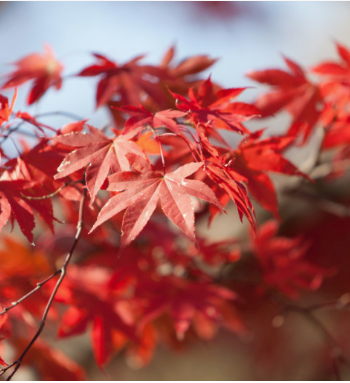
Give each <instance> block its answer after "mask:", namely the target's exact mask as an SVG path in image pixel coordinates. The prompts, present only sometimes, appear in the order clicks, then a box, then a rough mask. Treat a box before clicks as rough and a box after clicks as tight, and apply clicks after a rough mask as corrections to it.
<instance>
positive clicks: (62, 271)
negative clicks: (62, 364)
mask: <svg viewBox="0 0 350 383" xmlns="http://www.w3.org/2000/svg"><path fill="white" fill-rule="evenodd" d="M86 193H87V189H84V191H83V194H82V197H81V200H80V206H79V219H78V224H77V231H76V234H75V239H74V242H73V244H72V247H71V249H70V251H69V252H68V254H67V257H66V259H65V261H64V263H63V266H62V267H61V269H60V270H59V271H58V272H57V274H59V273H60V274H61V275H60V277H59V279H58V280H57V282H56V285H55V288H54V289H53V291H52V293H51V296H50V299H49V300H48V302H47V305H46V308H45V311H44V313H43V316H42V319H41V323H40V326H39V329H38V330H37V332H36V333H35V335H34V337H33V338H32V340H31V341H30V342H29V344H28V346H27V347H26V348H25V350H24V351H23V352H22V354H21V355H20V357H19V358H18V359H17V360H16V361H14V362H13V363H12V364H10V365H9V366H7V367H5V368H3V369H1V370H0V376H1V375H2V374H4V373H5V372H6V371H7V370H8V369H9V368H11V367H13V366H15V368H14V370H13V371H12V373H11V374H10V375H9V377H8V378H7V379H6V380H7V381H10V380H11V379H12V378H13V376H14V375H15V373H16V372H17V370H18V369H19V368H20V366H21V364H22V361H23V358H24V357H25V356H26V354H27V353H28V351H29V350H30V349H31V347H32V346H33V344H34V343H35V341H36V340H37V339H38V337H39V336H40V334H41V332H42V331H43V329H44V327H45V324H46V318H47V315H48V313H49V311H50V308H51V306H52V303H53V301H54V299H55V296H56V293H57V291H58V289H59V287H60V286H61V283H62V281H63V279H64V277H65V276H66V273H67V267H68V265H69V262H70V260H71V258H72V256H73V253H74V250H75V248H76V246H77V244H78V242H79V239H80V236H81V233H82V231H83V227H84V205H85V200H86Z"/></svg>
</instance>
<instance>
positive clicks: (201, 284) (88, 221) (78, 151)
mask: <svg viewBox="0 0 350 383" xmlns="http://www.w3.org/2000/svg"><path fill="white" fill-rule="evenodd" d="M337 49H338V53H339V56H340V62H339V63H334V62H326V63H323V64H320V65H318V66H315V67H314V68H312V70H311V72H312V73H314V74H317V75H319V76H320V80H319V81H318V82H315V83H314V82H312V81H311V80H309V79H308V77H307V73H306V71H305V70H304V69H303V68H301V67H300V66H299V65H298V64H296V63H295V62H293V61H292V60H290V59H287V58H285V62H286V64H287V66H288V71H283V70H279V69H268V70H263V71H256V72H251V73H249V75H248V76H249V77H250V78H251V79H254V80H256V81H258V82H260V83H265V84H268V85H270V86H271V87H272V90H271V91H269V92H267V93H266V94H264V95H263V96H261V97H260V98H259V99H258V100H257V101H256V102H254V103H245V102H241V101H237V97H238V96H239V95H240V94H241V93H242V92H243V91H245V90H246V88H223V87H221V86H220V85H218V84H216V83H214V82H212V80H211V77H205V76H204V75H203V73H202V72H203V71H205V70H206V69H208V68H210V67H211V66H212V65H213V64H214V63H215V61H216V60H215V59H211V58H209V57H208V56H205V55H201V56H194V57H190V58H187V59H186V60H184V61H182V62H181V63H180V64H176V63H175V60H174V56H175V48H174V47H172V48H170V49H169V51H168V52H166V54H165V56H164V58H163V60H162V62H161V63H160V64H159V65H145V64H142V63H141V62H142V60H143V59H144V56H139V57H136V58H135V59H133V60H131V61H129V62H127V63H125V64H119V63H116V62H114V61H112V60H111V59H109V58H107V57H106V56H104V55H101V54H97V53H93V55H92V56H93V58H94V60H95V62H93V63H92V64H91V65H89V66H87V67H86V68H84V69H82V70H80V71H79V72H78V73H77V74H76V75H75V76H71V77H70V78H69V79H67V80H65V81H72V78H74V77H79V78H83V77H96V78H97V89H96V108H100V107H106V108H108V110H109V111H110V113H111V114H110V116H111V121H110V123H109V124H108V126H106V127H105V128H103V129H102V128H100V127H95V126H92V125H91V124H89V122H88V119H84V120H76V121H73V122H69V123H68V124H66V125H64V126H62V127H52V126H49V125H47V124H44V123H43V122H41V118H40V116H32V115H30V114H29V113H28V112H21V111H17V110H16V109H15V106H16V104H15V101H16V95H17V87H18V86H20V85H21V84H23V83H26V82H28V81H31V82H32V88H31V90H30V93H29V95H28V98H27V103H28V105H30V104H33V103H35V102H39V101H40V99H41V98H42V97H43V96H44V95H45V93H46V92H47V91H49V90H50V88H51V87H55V88H56V89H57V90H59V89H60V87H61V84H62V81H63V78H62V72H63V70H64V66H63V64H62V63H60V62H59V61H58V60H56V59H55V57H54V54H53V52H52V50H51V49H50V48H49V47H45V53H44V54H43V55H41V54H31V55H29V56H26V57H24V58H22V59H21V60H19V61H18V62H16V63H15V65H16V70H14V71H13V72H12V73H9V74H8V75H7V76H5V81H4V83H3V84H2V85H1V89H2V90H4V91H5V90H8V89H10V90H11V89H13V90H14V95H13V97H12V101H9V99H8V97H5V96H4V95H0V142H1V144H3V143H4V142H5V141H6V140H8V139H11V140H14V137H17V135H18V134H19V133H20V130H19V128H20V127H27V128H28V129H32V130H33V131H34V134H35V137H36V140H37V142H36V144H35V145H34V146H29V145H28V144H27V142H26V141H25V140H22V141H21V145H22V148H21V149H20V150H19V149H18V150H19V153H18V155H17V156H15V157H11V156H10V155H9V154H7V153H6V151H5V150H3V149H1V151H0V155H1V163H0V166H1V167H0V230H5V227H6V228H7V227H8V226H12V227H14V226H16V223H17V224H18V226H19V229H20V230H21V232H22V233H23V235H24V236H25V237H26V238H27V239H28V241H29V243H35V244H36V248H35V250H34V249H33V248H30V246H27V245H25V244H22V243H20V242H18V241H16V240H14V239H13V238H12V237H10V236H7V234H2V235H3V238H4V243H5V245H6V246H5V248H4V249H3V250H0V259H1V264H2V266H1V270H0V280H1V288H0V301H1V304H2V307H3V308H4V309H3V312H2V313H1V317H0V334H1V340H2V339H6V340H7V341H8V342H9V343H10V344H11V345H12V346H13V347H14V348H15V350H16V352H17V353H18V355H19V357H18V359H17V361H15V362H14V363H13V364H12V365H11V364H10V363H9V364H7V362H8V361H7V356H6V353H5V351H4V349H3V342H2V343H1V344H0V345H1V348H0V354H1V358H0V364H2V365H3V366H4V368H3V370H2V371H3V372H7V371H8V370H9V369H10V368H13V367H14V368H15V369H16V368H18V366H19V365H21V364H30V365H32V366H34V367H35V368H36V369H37V371H38V372H39V373H40V374H41V375H40V376H41V378H43V379H45V380H49V379H57V377H58V376H59V377H60V379H61V380H62V377H64V378H65V379H67V380H68V379H69V380H74V379H84V377H85V375H84V371H83V370H82V369H81V368H80V367H79V366H78V365H77V364H76V363H75V362H73V361H71V360H69V359H68V358H67V357H66V356H65V355H63V354H62V353H61V352H60V351H58V350H56V349H53V348H52V347H51V346H49V345H48V344H46V343H45V342H44V341H42V340H40V339H39V340H37V337H38V336H37V335H40V332H41V327H43V326H44V325H45V323H46V321H50V322H53V323H56V324H57V325H58V330H57V331H58V337H59V338H64V337H69V336H74V335H78V334H82V333H85V332H86V331H90V329H89V328H90V327H91V331H90V333H91V343H92V349H93V352H94V356H95V359H96V362H97V364H98V365H99V366H100V367H104V366H105V365H106V364H107V363H108V362H109V361H110V360H111V359H112V356H113V355H115V354H116V353H118V352H119V351H121V350H124V353H125V355H126V357H127V358H128V360H129V361H130V362H131V363H132V364H133V365H137V366H143V365H146V364H147V363H149V362H150V361H151V359H152V356H153V353H154V350H155V348H156V346H157V344H158V343H161V342H163V343H166V344H168V345H170V346H172V347H175V348H176V347H180V345H181V344H186V342H189V341H191V340H192V339H196V338H201V339H205V340H207V339H211V338H213V337H214V336H215V334H216V333H217V331H218V329H219V328H220V327H223V328H226V329H228V330H229V331H232V332H233V333H235V334H237V335H239V336H241V337H243V336H245V334H247V333H249V331H250V329H249V326H248V325H247V324H246V323H245V320H244V318H243V314H242V313H243V311H242V312H241V311H240V310H239V307H240V304H241V301H242V298H243V300H244V294H245V292H242V291H238V290H239V289H237V290H236V287H237V286H236V285H235V282H234V281H235V278H236V277H237V275H238V274H239V273H240V272H242V275H246V274H247V273H248V274H249V272H250V270H252V273H251V274H252V276H253V277H254V278H253V279H254V281H253V285H254V289H253V290H254V294H255V295H256V296H261V295H265V296H267V297H271V296H275V295H276V294H278V295H279V296H282V297H284V298H286V299H290V300H293V299H297V298H298V297H299V296H300V294H302V292H303V291H315V290H317V289H319V288H320V286H321V284H322V282H323V280H324V279H325V278H330V277H332V276H333V275H335V274H336V270H335V269H331V270H330V269H329V268H326V267H323V266H321V265H318V264H317V260H316V261H315V260H310V259H309V255H310V254H309V250H310V246H311V244H310V243H308V241H307V240H306V239H304V238H302V237H300V236H297V237H293V238H288V237H285V236H281V235H279V234H278V233H279V225H280V223H279V221H281V216H282V214H281V212H280V209H279V203H278V195H277V192H276V188H275V184H274V182H273V180H272V179H271V175H270V172H273V173H280V174H283V175H284V176H286V177H292V176H293V177H294V178H293V179H294V181H295V182H297V184H298V185H305V184H307V185H312V184H313V182H314V180H313V178H312V174H311V172H310V174H306V173H304V172H302V171H301V170H299V169H298V168H297V167H296V166H295V165H294V164H293V163H292V162H291V161H290V160H288V158H287V157H286V153H285V152H286V150H287V149H290V148H291V147H293V146H294V147H297V146H298V145H299V146H300V145H304V144H305V143H307V141H308V140H309V139H311V137H312V136H313V135H314V133H315V130H316V127H317V126H320V128H321V129H323V131H324V139H323V142H322V144H321V150H322V151H326V150H329V149H332V150H335V155H334V158H333V159H332V164H333V165H332V166H334V168H332V171H331V172H330V174H327V176H328V177H332V176H333V177H339V176H341V175H342V174H343V173H344V172H345V170H346V168H345V167H346V164H348V162H346V161H347V160H348V157H349V155H350V151H349V150H348V148H347V141H348V140H349V138H350V133H349V132H350V130H349V128H350V115H349V105H348V104H349V102H350V93H349V92H350V91H349V89H350V87H349V85H350V82H349V81H350V80H349V79H350V77H349V73H350V72H349V70H350V69H349V68H350V53H349V51H348V50H347V49H346V48H345V47H343V46H341V45H340V44H337ZM282 111H287V112H288V113H289V115H290V116H291V120H290V125H289V127H288V128H287V129H286V131H285V132H283V133H282V134H281V135H279V136H276V135H275V136H271V135H270V136H269V135H268V134H267V133H268V130H266V129H259V130H256V131H252V130H251V129H249V127H248V124H247V122H248V121H249V120H252V119H256V120H257V119H261V118H264V117H268V116H272V115H275V114H276V113H279V112H282ZM28 129H27V130H26V131H24V133H23V132H22V131H21V132H22V133H20V134H26V132H28ZM231 137H235V138H236V139H237V138H238V140H239V143H238V145H237V146H235V147H233V146H232V145H231V144H230V143H229V142H230V138H231ZM85 201H87V203H85ZM252 201H254V204H255V203H257V204H260V205H261V207H262V208H264V209H266V210H267V211H268V212H269V213H270V214H271V215H272V216H273V217H274V219H273V220H270V221H269V222H267V223H265V224H263V225H262V224H261V222H260V225H259V222H258V217H257V215H256V213H255V209H254V205H253V203H252ZM230 203H233V204H234V205H235V208H236V210H237V212H238V217H239V218H240V220H241V221H243V220H246V221H247V222H248V223H249V225H250V229H249V230H250V231H251V235H250V237H249V238H250V239H249V240H248V243H247V244H244V245H242V243H241V242H240V241H239V240H237V239H228V240H226V241H216V242H215V241H214V242H210V241H208V240H205V239H204V238H202V237H201V236H200V235H197V234H196V222H198V221H201V220H203V219H206V220H208V221H209V222H212V221H213V220H214V219H216V217H217V216H218V215H219V214H220V213H226V211H225V209H228V207H229V204H230ZM255 206H256V205H255ZM57 210H58V211H59V214H58V216H57V214H56V211H57ZM36 215H37V216H38V217H39V219H37V217H36ZM63 221H64V223H63ZM36 223H37V224H38V225H39V228H37V229H35V225H36ZM77 223H78V229H77V231H76V230H75V229H74V225H76V224H77ZM259 226H260V227H259ZM45 228H48V229H49V230H50V231H51V232H52V233H55V234H54V236H50V235H48V233H47V232H46V230H45ZM67 238H70V239H67ZM73 252H74V254H73ZM63 254H68V256H67V258H66V260H65V261H63V266H62V268H61V269H57V264H62V255H63ZM71 257H73V259H74V264H70V260H71ZM240 265H241V266H240ZM246 268H247V269H246ZM245 269H246V270H245ZM223 270H226V271H225V273H224V277H223V274H222V271H223ZM58 275H60V277H59V279H58V281H57V282H56V280H57V277H58ZM55 278H56V279H55ZM248 280H249V278H248ZM248 283H251V281H250V282H249V281H248ZM21 297H23V298H21ZM11 302H14V303H11ZM48 302H49V303H48ZM53 302H54V304H53ZM47 304H48V306H46V305H47ZM45 307H46V309H45ZM59 308H60V309H59ZM28 313H30V316H31V318H33V319H32V320H28ZM43 313H44V314H43ZM42 315H43V316H42ZM40 318H41V319H40ZM40 320H41V327H40V332H36V331H37V327H38V326H37V322H38V321H40ZM23 323H24V326H23ZM21 326H22V327H21ZM19 327H21V331H17V330H16V331H15V329H17V328H19ZM28 344H29V349H30V350H29V351H28V350H27V349H26V345H28ZM24 349H25V350H26V351H24V353H22V354H21V352H23V350H24ZM27 351H28V355H26V354H27ZM5 361H6V362H5ZM15 371H16V370H15ZM11 377H12V376H11Z"/></svg>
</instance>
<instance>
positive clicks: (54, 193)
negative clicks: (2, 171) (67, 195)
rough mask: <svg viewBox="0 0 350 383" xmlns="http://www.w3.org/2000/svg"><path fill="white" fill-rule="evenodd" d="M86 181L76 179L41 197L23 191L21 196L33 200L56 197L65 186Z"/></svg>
mask: <svg viewBox="0 0 350 383" xmlns="http://www.w3.org/2000/svg"><path fill="white" fill-rule="evenodd" d="M83 182H84V181H82V180H79V181H74V182H66V183H65V184H64V185H62V186H60V187H59V188H58V189H57V190H55V191H54V192H52V193H50V194H47V195H43V196H40V197H33V196H28V195H24V194H23V193H21V196H22V197H23V198H25V199H28V200H31V201H37V200H43V199H48V198H52V197H54V196H55V195H57V194H58V193H59V192H60V191H61V190H63V189H64V188H66V187H67V186H71V185H75V184H78V183H83Z"/></svg>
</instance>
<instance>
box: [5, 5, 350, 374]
mask: <svg viewBox="0 0 350 383" xmlns="http://www.w3.org/2000/svg"><path fill="white" fill-rule="evenodd" d="M349 16H350V5H349V4H348V3H346V2H333V1H332V2H212V1H209V2H0V73H1V74H4V73H8V72H9V71H10V70H11V66H10V65H9V64H10V63H11V62H14V61H16V60H18V59H19V58H21V57H23V56H25V55H27V54H30V53H32V52H40V51H42V47H43V44H45V43H47V44H49V45H51V46H52V48H53V50H54V51H55V53H56V57H57V58H58V59H59V60H60V61H62V62H63V63H64V64H65V74H66V75H71V74H75V73H77V72H78V71H80V70H81V69H82V68H83V67H85V66H87V65H88V64H89V63H91V62H92V59H91V57H90V53H91V52H99V53H102V54H106V55H107V56H108V57H110V58H111V59H115V60H116V61H117V62H121V63H123V62H125V61H128V60H129V59H131V58H133V57H135V56H137V55H140V54H146V55H147V56H146V58H145V60H144V62H146V63H150V64H157V63H159V62H160V60H161V58H162V56H163V54H164V53H165V52H166V50H167V49H168V48H169V47H170V46H171V45H175V46H176V51H177V59H179V60H180V59H183V58H185V57H188V56H190V55H196V54H209V55H210V56H211V57H214V58H219V59H220V60H219V61H218V62H217V63H216V64H215V65H214V67H212V68H211V69H210V70H209V71H208V73H207V74H208V75H209V74H212V79H213V80H214V81H216V82H218V83H220V84H221V85H224V87H226V88H229V87H241V86H253V87H255V86H256V85H255V84H254V83H253V82H252V81H250V80H249V79H248V78H246V77H245V76H244V74H245V73H246V72H248V71H249V70H252V69H265V68H270V67H283V59H282V54H285V55H286V56H288V57H290V58H292V59H293V60H295V61H296V62H298V63H300V64H302V65H303V66H306V67H310V66H312V65H314V64H316V63H318V62H320V61H322V60H324V59H326V58H335V57H336V53H335V47H334V40H335V41H339V42H341V43H342V44H344V45H345V46H348V47H349V46H350V24H349ZM95 85H96V81H95V79H84V80H83V79H79V78H71V79H67V81H65V82H64V85H63V88H62V90H61V91H60V92H55V91H54V90H50V91H49V92H48V93H47V95H45V97H44V98H43V100H42V101H41V102H40V103H39V105H36V106H33V107H31V108H27V107H26V110H28V112H29V113H31V112H32V113H33V114H34V113H38V112H41V113H42V112H48V111H55V110H58V109H59V110H64V111H67V112H72V113H75V114H77V115H81V116H83V117H84V118H90V122H91V123H92V124H95V125H97V126H99V125H100V126H101V125H103V124H105V123H106V121H108V113H107V111H106V110H104V109H103V108H102V109H101V110H98V111H97V112H96V111H95V110H94V92H95ZM25 87H26V86H23V87H22V89H23V91H22V92H20V94H19V98H18V101H17V104H16V109H21V108H22V109H24V106H25V102H24V101H25V95H26V88H25ZM259 92H261V88H259V89H257V88H252V89H250V90H248V91H246V92H245V95H244V97H243V100H246V101H252V100H253V99H254V98H255V97H256V96H257V94H258V93H259ZM58 106H59V107H58ZM47 121H48V123H52V124H53V125H54V124H56V125H59V124H61V123H66V122H67V121H66V120H60V118H58V117H55V118H54V119H52V120H50V119H49V118H48V120H47ZM269 124H271V125H269V126H271V128H272V129H274V130H278V129H282V130H285V127H286V125H283V120H281V119H277V120H273V121H271V122H269ZM260 126H261V123H260ZM8 145H11V143H10V142H9V143H8ZM9 150H11V149H10V148H9ZM294 161H295V162H296V163H298V161H299V159H298V158H297V156H296V157H294ZM336 224H337V222H335V223H334V225H336ZM347 224H348V226H349V222H347ZM224 226H225V227H226V228H227V223H226V224H225V225H224ZM229 226H230V225H229ZM295 231H297V230H295ZM310 231H311V229H310ZM223 233H224V235H226V234H227V233H231V231H230V230H229V231H228V232H225V231H224V232H223V231H222V230H221V231H220V234H221V235H222V234H223ZM325 233H326V229H325ZM344 233H345V234H344V235H346V231H345V232H344ZM257 309H259V308H257ZM260 309H261V308H260ZM293 319H294V320H293V321H291V323H290V324H289V330H287V331H289V332H290V334H294V333H293V331H295V330H296V329H297V332H298V334H299V339H303V340H304V345H303V343H301V344H300V342H299V344H297V345H293V347H294V349H295V350H297V351H298V357H297V358H295V360H293V362H290V363H287V362H286V361H284V362H282V365H281V364H279V365H278V366H276V367H275V369H274V371H273V374H272V375H271V374H270V375H264V372H263V371H259V370H256V369H255V368H254V359H253V357H252V356H251V354H250V353H251V349H250V347H249V345H248V343H249V342H248V343H244V342H242V340H239V339H237V338H236V337H235V336H233V335H230V334H227V333H220V334H219V336H218V337H217V338H216V340H214V341H212V342H210V343H205V342H202V343H196V344H193V345H190V347H189V348H188V349H186V350H185V351H181V350H180V351H178V352H175V353H174V352H173V351H170V350H166V349H160V350H159V351H158V352H157V353H156V356H155V358H154V360H153V362H152V363H151V364H150V365H149V366H147V367H145V368H143V369H141V370H135V369H132V368H131V367H130V366H128V365H127V364H126V363H125V361H124V359H123V358H122V357H117V358H116V359H115V361H113V362H112V363H111V364H110V365H109V367H108V368H107V373H108V374H107V375H104V374H103V373H102V372H101V371H99V370H98V369H97V368H96V367H95V363H94V361H93V356H92V353H91V350H90V346H89V338H88V336H83V337H79V338H78V339H76V338H75V339H74V340H73V341H64V342H63V341H62V342H61V343H60V344H61V347H62V348H63V349H64V350H65V351H66V352H67V353H68V354H69V355H70V356H71V357H72V358H73V359H75V360H77V361H79V362H80V363H82V364H83V365H85V368H86V369H87V372H88V374H89V379H91V380H104V379H109V378H111V379H113V380H248V379H264V378H269V379H284V378H288V379H290V380H298V379H308V378H309V377H310V376H312V374H311V371H313V370H314V369H315V366H314V364H315V363H316V362H315V360H313V359H312V352H313V347H314V348H315V349H316V348H317V346H318V342H319V340H318V334H317V333H314V332H313V331H312V330H310V327H309V325H308V324H305V323H304V322H302V320H299V318H293ZM347 319H349V318H348V317H347ZM299 322H300V323H299ZM286 339H287V341H288V342H292V341H291V339H292V337H289V338H288V337H286ZM305 344H309V347H308V348H307V349H305V347H304V346H305ZM311 345H312V346H311ZM291 347H292V346H291ZM305 350H306V351H305ZM266 353H269V350H266ZM317 360H319V359H317ZM317 360H316V361H317ZM310 374H311V375H310ZM320 378H322V377H320ZM16 379H18V380H22V379H23V380H30V379H35V376H34V375H31V371H30V370H29V369H27V368H23V369H21V370H20V371H19V373H18V375H17V376H16Z"/></svg>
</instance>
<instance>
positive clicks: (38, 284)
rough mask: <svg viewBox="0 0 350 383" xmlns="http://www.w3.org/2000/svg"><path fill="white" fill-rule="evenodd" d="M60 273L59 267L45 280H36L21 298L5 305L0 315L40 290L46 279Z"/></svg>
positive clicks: (46, 280)
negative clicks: (32, 287)
mask: <svg viewBox="0 0 350 383" xmlns="http://www.w3.org/2000/svg"><path fill="white" fill-rule="evenodd" d="M60 273H61V269H59V270H56V271H55V272H54V273H53V274H52V275H50V276H49V277H48V278H46V279H45V280H43V281H41V282H38V283H37V284H36V287H35V288H34V289H33V290H31V291H29V292H28V293H27V294H26V295H23V297H22V298H20V299H18V300H17V301H15V302H12V304H11V306H8V307H5V308H4V309H3V311H1V312H0V316H1V315H4V314H6V313H7V312H8V311H9V310H11V309H13V308H14V307H16V306H17V305H19V304H20V303H21V302H23V301H24V300H25V299H27V298H29V297H30V296H31V295H32V294H34V293H35V292H36V291H38V290H40V289H41V288H42V286H44V285H45V283H47V282H48V281H50V280H51V279H52V278H54V277H55V276H56V275H58V274H60Z"/></svg>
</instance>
